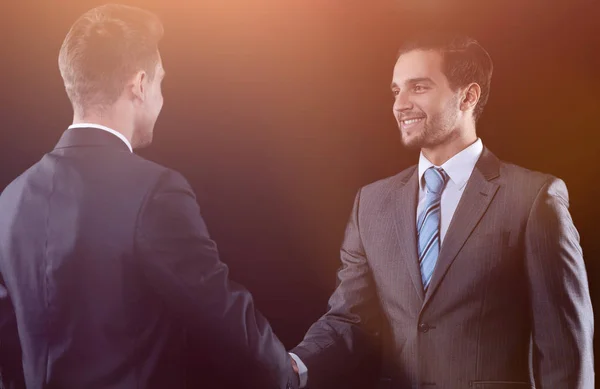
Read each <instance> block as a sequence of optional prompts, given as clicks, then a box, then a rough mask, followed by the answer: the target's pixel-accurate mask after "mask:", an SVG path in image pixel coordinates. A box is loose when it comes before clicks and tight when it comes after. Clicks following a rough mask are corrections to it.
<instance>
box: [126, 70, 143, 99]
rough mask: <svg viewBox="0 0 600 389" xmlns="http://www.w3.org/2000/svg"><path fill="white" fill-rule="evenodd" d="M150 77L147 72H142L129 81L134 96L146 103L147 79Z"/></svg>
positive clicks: (129, 87)
mask: <svg viewBox="0 0 600 389" xmlns="http://www.w3.org/2000/svg"><path fill="white" fill-rule="evenodd" d="M147 78H148V75H147V74H146V72H145V71H143V70H140V71H139V72H137V73H136V74H135V75H134V76H133V77H132V78H131V79H130V81H129V83H128V89H129V91H130V92H131V94H132V95H133V96H135V97H136V98H138V99H140V100H141V101H144V100H145V99H146V87H147V85H146V79H147Z"/></svg>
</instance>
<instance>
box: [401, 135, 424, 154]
mask: <svg viewBox="0 0 600 389" xmlns="http://www.w3.org/2000/svg"><path fill="white" fill-rule="evenodd" d="M402 145H403V146H404V147H405V148H407V149H409V150H420V149H421V148H422V147H423V139H421V138H414V137H413V138H411V137H406V136H404V135H402Z"/></svg>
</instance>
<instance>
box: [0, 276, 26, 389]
mask: <svg viewBox="0 0 600 389" xmlns="http://www.w3.org/2000/svg"><path fill="white" fill-rule="evenodd" d="M21 355H22V354H21V345H20V343H19V333H18V330H17V319H16V316H15V310H14V308H13V305H12V302H11V299H10V296H9V294H8V290H7V288H6V285H5V283H4V279H3V277H2V274H0V388H14V389H20V388H25V378H24V376H23V365H22V362H21Z"/></svg>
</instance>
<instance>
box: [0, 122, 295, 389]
mask: <svg viewBox="0 0 600 389" xmlns="http://www.w3.org/2000/svg"><path fill="white" fill-rule="evenodd" d="M0 215H1V217H0V274H1V275H2V279H1V281H2V283H1V285H0V308H1V309H2V312H0V317H1V318H2V321H0V324H2V328H0V337H1V338H2V339H3V340H2V342H4V341H5V340H6V341H9V342H10V341H13V340H14V338H15V336H16V333H17V332H18V336H19V339H20V345H21V348H22V353H23V356H22V368H23V372H24V377H25V380H26V384H27V388H29V389H42V388H60V389H68V388H87V389H93V388H115V389H116V388H128V389H129V388H184V387H186V379H185V375H186V371H185V366H186V364H188V362H189V361H186V350H185V347H186V345H187V344H190V342H193V344H194V345H195V346H196V347H198V349H197V350H196V351H195V355H196V356H197V357H198V358H199V361H200V360H201V361H202V364H201V365H200V363H198V364H196V366H194V368H195V369H196V371H195V373H196V374H199V375H201V376H207V377H208V376H210V375H211V373H213V372H214V373H215V374H216V375H218V376H220V377H221V378H223V379H224V380H225V379H228V380H229V381H227V382H229V383H236V384H237V387H244V388H246V387H248V388H260V389H263V388H273V389H275V388H278V389H279V388H292V387H297V384H298V382H297V378H296V377H295V375H294V373H293V371H292V369H291V361H290V358H289V355H288V354H287V352H286V350H285V348H284V346H283V345H282V344H281V343H280V342H279V340H278V339H277V338H276V336H275V335H274V334H273V331H272V330H271V327H270V326H269V324H268V323H267V321H266V320H265V318H264V317H263V316H261V315H260V314H259V313H257V312H256V310H255V308H254V304H253V300H252V297H251V295H250V293H249V292H248V291H246V290H245V289H243V288H242V287H240V286H238V285H236V284H234V283H233V282H230V281H229V280H228V268H227V266H226V265H225V264H223V263H222V262H221V261H220V260H219V255H218V252H217V247H216V245H215V243H214V242H213V241H212V240H211V239H210V237H209V234H208V232H207V228H206V226H205V224H204V222H203V219H202V217H201V215H200V212H199V208H198V205H197V203H196V200H195V196H194V193H193V191H192V189H191V188H190V186H189V185H188V183H187V182H186V180H185V179H184V178H183V177H182V176H181V175H180V174H178V173H176V172H174V171H172V170H169V169H167V168H165V167H162V166H159V165H157V164H155V163H153V162H150V161H147V160H145V159H143V158H141V157H139V156H137V155H135V154H133V153H131V152H130V151H129V150H128V149H127V147H126V145H125V144H124V143H123V142H122V141H121V140H119V139H118V138H117V137H115V136H113V135H112V134H110V133H107V132H104V131H102V130H98V129H93V128H84V129H70V130H67V131H66V132H65V133H64V134H63V136H62V137H61V139H60V141H59V142H58V144H57V146H56V148H55V149H54V150H53V151H51V152H50V153H48V154H46V155H45V156H44V157H43V158H42V159H41V160H40V161H39V162H37V163H36V164H35V165H33V166H32V167H31V168H30V169H28V170H27V171H26V172H25V173H23V174H22V175H21V176H20V177H18V178H17V179H16V180H15V181H13V182H12V183H11V184H10V185H9V186H8V187H7V188H6V189H5V190H4V192H3V193H2V195H1V196H0ZM2 292H4V293H2ZM6 292H7V293H6ZM14 323H16V326H15V325H14ZM15 328H16V329H15ZM14 343H15V342H14V341H13V343H12V344H14ZM0 344H2V343H0ZM4 351H6V350H3V353H4ZM3 356H4V357H5V359H10V358H7V355H6V353H4V355H3ZM11 356H12V357H13V359H14V358H15V357H17V355H16V354H15V355H11ZM4 371H5V374H4V376H11V377H12V376H14V374H13V370H12V369H11V368H10V366H9V367H6V365H5V366H4ZM197 381H198V380H197ZM225 382H226V381H224V382H222V383H221V384H220V385H218V387H220V388H226V387H228V386H227V385H226V384H225ZM187 387H191V386H187ZM202 387H203V388H205V387H208V386H207V385H203V386H202Z"/></svg>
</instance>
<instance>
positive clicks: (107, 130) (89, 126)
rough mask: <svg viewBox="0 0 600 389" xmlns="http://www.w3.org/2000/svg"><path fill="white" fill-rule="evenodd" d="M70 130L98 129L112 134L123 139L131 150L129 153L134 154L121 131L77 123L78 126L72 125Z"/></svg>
mask: <svg viewBox="0 0 600 389" xmlns="http://www.w3.org/2000/svg"><path fill="white" fill-rule="evenodd" d="M69 128H97V129H99V130H103V131H106V132H110V133H111V134H113V135H115V136H116V137H118V138H119V139H121V140H122V141H123V142H125V144H126V145H127V148H128V149H129V151H131V152H132V153H133V148H132V147H131V143H129V140H128V139H127V138H126V137H125V135H123V134H121V133H120V132H119V131H116V130H113V129H112V128H108V127H106V126H103V125H101V124H95V123H77V124H71V125H70V126H69Z"/></svg>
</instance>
